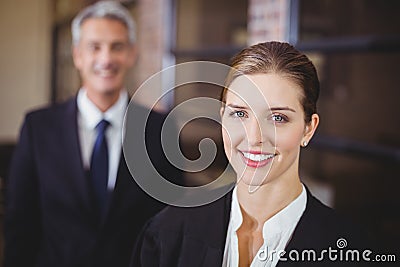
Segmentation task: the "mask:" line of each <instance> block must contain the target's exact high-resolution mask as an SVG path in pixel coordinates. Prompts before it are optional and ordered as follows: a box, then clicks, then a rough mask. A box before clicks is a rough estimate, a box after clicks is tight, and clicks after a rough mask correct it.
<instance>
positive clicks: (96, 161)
mask: <svg viewBox="0 0 400 267" xmlns="http://www.w3.org/2000/svg"><path fill="white" fill-rule="evenodd" d="M109 125H110V123H109V122H108V121H106V120H104V119H103V120H101V121H100V122H99V124H97V126H96V130H97V138H96V142H95V143H94V147H93V154H92V159H91V163H90V172H91V178H92V182H93V186H94V192H95V195H96V197H97V200H98V203H99V208H100V215H101V216H103V215H104V212H105V210H106V206H107V198H108V192H107V183H108V148H107V139H106V129H107V127H108V126H109Z"/></svg>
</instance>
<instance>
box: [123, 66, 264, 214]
mask: <svg viewBox="0 0 400 267" xmlns="http://www.w3.org/2000/svg"><path fill="white" fill-rule="evenodd" d="M230 71H234V70H232V69H231V67H229V66H227V65H224V64H220V63H216V62H207V61H196V62H188V63H183V64H178V65H175V66H171V67H169V68H166V69H164V70H162V71H161V72H159V73H157V74H155V75H153V76H152V77H150V78H149V79H148V80H147V81H145V82H144V83H143V84H142V85H141V86H140V87H139V88H138V90H137V91H136V92H135V94H134V95H133V97H132V99H131V102H130V104H129V105H128V108H127V111H126V113H125V120H124V132H123V153H124V156H125V160H126V163H127V166H128V168H129V171H130V173H131V175H132V176H133V178H134V179H135V181H136V182H137V184H138V185H139V186H140V187H141V188H142V189H143V190H144V191H145V192H147V193H148V194H149V195H151V196H152V197H154V198H156V199H158V200H159V201H162V202H164V203H167V204H170V205H174V206H181V207H194V206H200V205H204V204H207V203H210V202H212V201H215V200H217V199H219V198H220V197H222V196H223V195H225V194H226V193H227V192H228V191H230V190H231V189H232V187H233V186H234V184H235V182H236V175H235V174H233V171H232V169H231V166H230V165H229V164H228V165H227V166H226V168H225V169H224V171H223V172H222V173H221V174H220V175H219V177H213V178H215V179H214V180H213V182H211V183H209V184H206V185H203V186H197V187H184V186H180V185H177V184H174V183H172V182H170V181H168V180H166V179H164V177H163V176H162V175H161V174H160V173H159V172H158V171H157V169H156V167H155V166H154V165H153V162H152V160H151V158H150V155H149V150H148V144H146V138H145V136H146V127H147V124H148V123H151V118H150V116H151V114H150V113H151V112H150V110H147V109H144V108H143V107H141V106H139V105H136V104H135V102H136V101H135V99H137V98H143V97H147V100H149V101H151V103H153V105H155V104H156V103H158V102H159V101H160V99H162V97H164V96H165V95H166V94H168V93H169V92H170V91H171V90H174V89H175V88H178V87H180V86H184V85H188V84H193V83H203V84H210V85H213V86H214V87H215V86H217V87H219V88H220V89H222V88H223V87H224V86H225V79H226V76H227V74H228V73H229V72H230ZM166 77H167V79H168V80H171V79H172V78H171V77H173V79H172V80H174V84H173V85H171V88H161V87H162V86H163V82H162V81H163V80H165V79H166ZM244 80H245V82H244V86H246V89H247V88H249V90H252V91H251V92H252V95H253V96H254V95H255V97H256V99H257V101H262V100H263V99H264V101H265V102H266V105H268V102H267V101H266V99H265V97H264V96H263V95H262V93H261V92H260V90H258V88H257V87H256V86H255V84H254V83H253V82H252V81H251V80H250V79H247V80H246V78H245V79H244ZM251 87H254V88H255V89H256V90H253V89H252V88H251ZM161 89H162V90H161ZM148 91H156V92H164V93H163V95H159V96H150V97H153V99H148V97H149V95H148V94H147V93H146V92H148ZM216 95H217V94H216ZM239 97H241V96H239ZM243 101H244V102H246V101H245V100H243ZM246 103H247V102H246ZM221 106H222V103H221V101H219V100H216V99H215V98H211V97H196V98H191V99H189V100H187V101H184V102H182V103H180V104H179V105H177V106H176V107H175V108H174V109H173V110H172V111H171V112H170V113H169V114H168V116H167V118H166V120H165V121H164V124H163V126H162V130H161V145H162V148H163V152H164V154H165V156H166V157H167V159H168V161H169V162H170V163H171V164H172V165H173V166H175V167H176V168H178V169H180V170H182V171H184V172H199V171H202V170H204V169H206V168H208V167H209V166H210V165H211V164H212V163H213V161H214V160H215V157H216V154H217V146H216V144H215V142H214V141H213V140H212V139H211V138H204V139H203V140H201V141H200V142H199V144H198V151H199V152H200V157H198V158H197V159H195V160H190V159H187V158H186V157H185V156H184V155H183V153H182V152H181V149H180V146H179V134H180V132H181V130H182V129H183V127H185V125H187V124H188V123H190V122H191V121H193V120H195V119H207V120H211V121H213V122H215V123H218V124H220V125H222V123H221V117H220V114H219V111H220V108H221ZM249 106H250V105H249ZM188 110H196V113H195V114H193V112H192V113H190V112H188ZM210 111H215V112H210ZM176 123H178V125H176ZM176 130H178V131H176ZM150 145H152V144H150ZM232 174H233V175H232Z"/></svg>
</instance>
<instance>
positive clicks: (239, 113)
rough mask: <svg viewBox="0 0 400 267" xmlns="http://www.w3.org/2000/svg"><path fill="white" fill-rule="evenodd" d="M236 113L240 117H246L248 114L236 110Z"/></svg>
mask: <svg viewBox="0 0 400 267" xmlns="http://www.w3.org/2000/svg"><path fill="white" fill-rule="evenodd" d="M234 115H235V116H236V117H239V118H244V117H245V116H246V114H245V113H244V112H243V111H235V112H234Z"/></svg>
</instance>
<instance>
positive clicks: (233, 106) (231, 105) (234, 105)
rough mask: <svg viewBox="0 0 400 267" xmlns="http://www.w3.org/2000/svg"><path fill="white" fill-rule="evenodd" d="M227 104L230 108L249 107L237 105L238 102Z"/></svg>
mask: <svg viewBox="0 0 400 267" xmlns="http://www.w3.org/2000/svg"><path fill="white" fill-rule="evenodd" d="M227 106H228V107H230V108H237V109H247V107H245V106H240V105H237V104H228V105H227Z"/></svg>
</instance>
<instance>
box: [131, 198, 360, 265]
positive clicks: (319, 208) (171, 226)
mask: <svg viewBox="0 0 400 267" xmlns="http://www.w3.org/2000/svg"><path fill="white" fill-rule="evenodd" d="M231 201H232V191H230V192H229V193H228V194H226V195H225V196H224V197H222V198H220V199H219V200H217V201H215V202H213V203H210V204H208V205H205V206H201V207H196V208H177V207H167V208H165V209H164V210H162V211H161V212H160V213H159V214H157V215H156V216H155V217H153V218H152V219H151V220H149V222H148V223H147V224H146V226H145V228H144V230H143V231H142V233H141V236H140V238H139V239H138V243H137V245H136V248H135V251H134V253H133V258H132V262H131V267H139V266H141V267H150V266H160V267H172V266H174V267H184V266H185V267H186V266H190V267H200V266H202V267H217V266H218V267H219V266H221V265H222V260H223V255H224V247H225V240H226V234H227V230H228V224H229V219H230V210H231ZM358 232H359V231H358V229H355V228H353V226H351V224H348V223H347V222H346V221H345V220H343V219H341V218H340V217H339V216H338V215H337V214H336V213H335V212H334V211H333V210H332V209H330V208H328V207H327V206H325V205H323V204H322V203H321V202H320V201H319V200H317V199H316V198H315V197H313V196H312V195H311V193H310V192H309V191H308V190H307V205H306V209H305V211H304V213H303V215H302V217H301V219H300V221H299V223H298V225H297V227H296V229H295V231H294V234H293V236H292V239H291V240H290V241H289V244H288V246H287V247H286V249H285V252H286V253H287V254H285V257H286V258H287V259H288V261H280V262H278V265H277V266H278V267H282V266H347V265H348V263H349V262H338V261H336V262H331V261H329V260H326V259H328V255H325V260H324V261H319V262H318V261H317V262H314V263H313V262H309V261H303V262H292V261H290V258H294V257H295V254H292V256H291V257H289V255H288V253H290V251H291V250H297V251H299V252H300V253H301V252H302V251H303V250H307V249H314V250H315V251H317V252H319V251H322V250H324V249H328V248H329V247H331V248H332V249H338V247H337V245H336V242H337V240H338V239H339V238H345V239H346V241H347V242H348V247H347V248H351V247H353V248H356V247H357V248H359V247H361V246H362V244H360V243H361V242H360V240H361V237H360V236H359V234H357V233H358ZM275 255H276V254H275ZM316 255H317V257H318V256H319V254H316ZM337 255H339V254H337ZM305 259H307V256H306V257H305ZM350 263H351V262H350ZM350 265H351V266H364V265H363V264H361V265H360V262H352V263H351V264H350ZM232 267H233V266H232Z"/></svg>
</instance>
